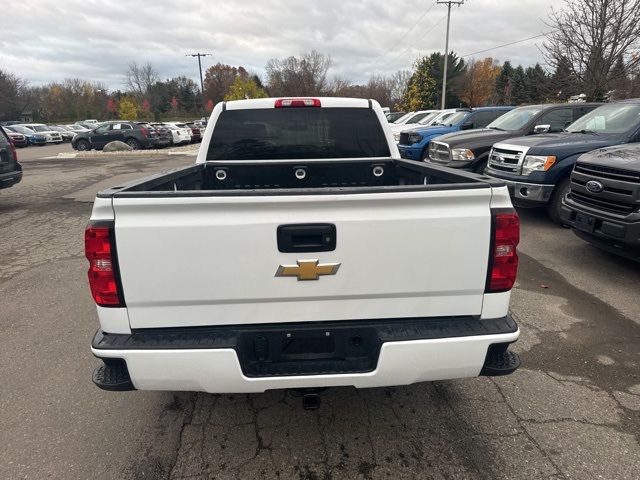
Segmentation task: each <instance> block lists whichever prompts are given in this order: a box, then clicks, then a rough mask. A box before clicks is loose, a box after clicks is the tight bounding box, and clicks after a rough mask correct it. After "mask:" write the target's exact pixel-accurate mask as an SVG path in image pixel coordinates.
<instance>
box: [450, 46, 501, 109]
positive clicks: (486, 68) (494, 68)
mask: <svg viewBox="0 0 640 480" xmlns="http://www.w3.org/2000/svg"><path fill="white" fill-rule="evenodd" d="M499 74H500V66H499V65H498V63H497V62H496V61H495V60H494V59H493V58H491V57H487V58H483V59H481V60H475V59H471V60H470V61H469V63H467V70H466V71H465V72H464V74H463V75H462V78H461V79H460V89H459V96H460V99H461V100H462V101H463V102H465V103H466V104H467V105H469V106H470V107H480V106H483V105H487V104H488V103H489V102H490V100H491V97H492V95H493V93H494V89H495V84H496V78H498V75H499Z"/></svg>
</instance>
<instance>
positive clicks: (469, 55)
mask: <svg viewBox="0 0 640 480" xmlns="http://www.w3.org/2000/svg"><path fill="white" fill-rule="evenodd" d="M554 31H555V30H554ZM554 31H551V32H547V33H541V34H540V35H534V36H533V37H529V38H523V39H522V40H517V41H515V42H509V43H505V44H502V45H498V46H496V47H491V48H487V49H485V50H479V51H477V52H473V53H467V54H465V55H462V56H461V58H466V57H471V56H473V55H478V54H479V53H486V52H490V51H492V50H497V49H499V48H504V47H509V46H511V45H516V44H518V43H522V42H527V41H529V40H533V39H535V38H540V37H546V36H547V35H549V34H550V33H554Z"/></svg>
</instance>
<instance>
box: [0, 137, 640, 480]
mask: <svg viewBox="0 0 640 480" xmlns="http://www.w3.org/2000/svg"><path fill="white" fill-rule="evenodd" d="M46 148H51V147H42V148H39V149H36V148H31V149H28V150H27V151H31V150H34V151H43V150H44V149H46ZM67 148H69V147H68V145H67ZM23 152H25V150H21V151H19V155H20V158H21V160H22V161H23V166H24V180H23V181H22V183H20V184H19V185H17V186H15V187H13V188H10V189H7V190H2V191H0V299H1V302H0V305H1V306H0V379H1V382H2V383H1V388H0V441H1V443H2V449H0V478H3V479H5V478H6V479H22V478H33V479H41V478H64V479H67V478H81V479H85V478H96V479H102V478H104V479H111V478H135V479H142V478H149V479H156V478H159V479H160V478H171V479H182V478H194V479H195V478H220V479H259V478H268V479H271V478H280V479H290V478H291V479H306V480H315V479H317V480H328V479H334V480H337V479H385V478H390V479H399V478H425V479H427V478H428V479H581V480H582V479H612V480H613V479H616V480H617V479H630V480H631V479H637V478H638V476H639V474H638V472H640V443H639V440H640V323H638V322H639V321H640V320H639V319H640V301H639V300H638V290H639V287H640V267H639V266H638V265H637V264H632V263H630V262H628V261H624V260H620V259H618V258H616V257H613V256H611V255H609V254H605V253H602V252H599V251H598V250H596V249H594V248H593V247H591V246H589V245H587V244H585V243H584V242H582V241H581V240H579V239H578V238H577V237H575V236H574V235H573V234H572V233H571V232H570V231H568V230H564V229H560V228H558V227H555V226H554V225H552V224H551V223H550V222H549V221H548V220H547V219H546V218H545V217H544V215H542V214H540V213H539V212H531V211H523V212H521V217H522V223H523V229H522V242H521V246H520V255H521V264H520V265H521V266H520V274H519V281H518V285H517V288H516V289H515V290H514V292H513V297H512V311H513V315H514V316H515V318H516V319H517V320H518V322H519V324H520V327H521V330H522V336H521V339H520V341H519V342H518V343H517V344H516V347H515V350H516V351H518V352H519V353H520V354H521V357H522V361H523V367H522V368H521V369H520V370H518V371H517V372H516V373H515V374H513V375H511V376H508V377H502V378H495V379H490V378H477V379H466V380H458V381H448V382H436V383H428V384H419V385H412V386H399V387H395V388H385V389H372V390H360V391H357V390H354V389H350V388H341V389H333V390H330V391H329V392H327V393H326V394H325V395H324V396H323V398H322V405H321V408H320V409H319V410H316V411H306V410H303V409H302V407H301V402H300V399H299V398H292V397H291V396H289V395H288V394H287V393H286V392H281V391H273V392H268V393H266V394H260V395H208V394H202V393H167V392H127V393H109V392H103V391H101V390H98V389H97V388H95V387H94V386H93V384H92V383H91V372H92V370H93V368H94V367H95V366H97V365H98V364H99V362H98V360H96V359H95V358H93V357H92V355H91V353H90V350H89V342H90V339H91V337H92V335H93V333H94V331H95V329H96V328H97V317H96V314H95V309H94V305H93V303H92V300H91V298H90V296H89V292H88V288H87V285H86V280H85V272H86V268H87V265H86V261H85V259H84V257H83V240H82V238H83V237H82V232H83V229H84V227H85V224H86V221H87V219H88V216H89V213H90V210H91V203H92V201H93V196H94V194H95V192H96V191H97V190H99V189H101V188H104V187H107V186H111V185H114V184H116V183H119V182H121V181H123V180H127V179H133V178H136V177H139V176H143V175H145V174H147V173H155V172H158V171H161V170H166V169H169V168H173V167H175V166H179V165H182V164H188V163H191V162H192V161H193V158H192V157H181V156H173V157H169V156H162V157H144V156H138V157H135V158H127V157H123V156H120V157H109V158H104V159H98V158H95V159H94V158H91V159H81V158H71V159H53V160H42V159H38V158H29V157H28V156H27V155H26V154H25V155H23ZM42 156H44V155H39V157H42Z"/></svg>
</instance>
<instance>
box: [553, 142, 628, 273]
mask: <svg viewBox="0 0 640 480" xmlns="http://www.w3.org/2000/svg"><path fill="white" fill-rule="evenodd" d="M562 217H563V219H564V220H565V221H566V222H567V223H568V224H569V225H571V227H572V228H573V231H574V233H575V234H576V235H578V236H579V237H580V238H582V239H584V240H586V241H587V242H589V243H591V244H593V245H595V246H597V247H600V248H602V249H603V250H607V251H609V252H612V253H615V254H617V255H621V256H623V257H626V258H629V259H631V260H635V261H640V144H638V143H632V144H627V145H618V146H615V147H609V148H601V149H599V150H593V151H591V152H589V153H585V154H584V155H582V156H581V157H580V158H579V159H578V162H577V163H576V166H575V167H574V169H573V172H572V173H571V190H570V191H569V194H568V195H567V196H566V197H565V198H564V199H563V202H562Z"/></svg>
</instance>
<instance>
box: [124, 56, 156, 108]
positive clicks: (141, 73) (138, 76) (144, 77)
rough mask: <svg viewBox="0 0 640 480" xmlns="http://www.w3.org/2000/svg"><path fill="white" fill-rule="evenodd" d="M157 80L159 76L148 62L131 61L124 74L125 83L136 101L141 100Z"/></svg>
mask: <svg viewBox="0 0 640 480" xmlns="http://www.w3.org/2000/svg"><path fill="white" fill-rule="evenodd" d="M158 80H160V76H159V75H158V72H157V71H156V69H155V68H153V65H151V64H150V63H149V62H147V63H145V64H144V65H138V64H137V63H136V62H131V63H130V64H129V70H127V73H126V74H125V85H126V86H127V88H128V89H129V91H130V92H131V93H132V94H133V95H134V96H135V97H136V99H137V100H138V101H141V100H142V98H143V97H144V96H145V95H146V94H147V93H148V92H149V90H150V89H151V86H152V85H153V84H154V83H156V82H157V81H158Z"/></svg>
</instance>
